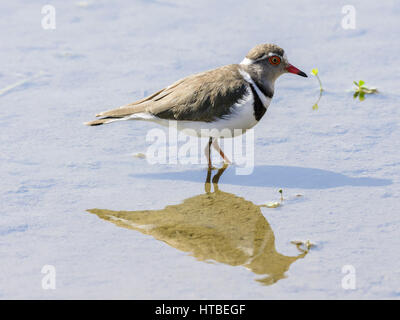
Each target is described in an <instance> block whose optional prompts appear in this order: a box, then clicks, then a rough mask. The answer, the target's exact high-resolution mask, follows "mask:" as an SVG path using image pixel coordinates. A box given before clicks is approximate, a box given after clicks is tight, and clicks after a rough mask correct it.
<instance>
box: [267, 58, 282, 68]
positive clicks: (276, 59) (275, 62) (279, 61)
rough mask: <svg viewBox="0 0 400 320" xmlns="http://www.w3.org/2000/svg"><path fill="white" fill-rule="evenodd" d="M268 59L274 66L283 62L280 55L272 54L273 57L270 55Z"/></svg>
mask: <svg viewBox="0 0 400 320" xmlns="http://www.w3.org/2000/svg"><path fill="white" fill-rule="evenodd" d="M268 61H269V63H270V64H272V65H273V66H276V65H278V64H280V63H281V58H279V57H278V56H272V57H269V59H268Z"/></svg>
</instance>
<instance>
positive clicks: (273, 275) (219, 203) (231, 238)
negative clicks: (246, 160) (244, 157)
mask: <svg viewBox="0 0 400 320" xmlns="http://www.w3.org/2000/svg"><path fill="white" fill-rule="evenodd" d="M226 168H227V165H226V166H224V167H222V168H221V169H219V170H218V172H217V173H216V174H215V175H214V177H213V178H212V179H211V176H212V171H211V170H208V173H207V179H206V182H205V193H203V194H199V195H197V196H194V197H191V198H188V199H185V200H184V201H183V203H181V204H177V205H169V206H166V207H165V208H164V209H161V210H143V211H113V210H105V209H90V210H87V211H88V212H90V213H94V214H96V215H97V216H98V217H99V218H101V219H104V220H107V221H109V222H112V223H114V224H116V225H117V226H120V227H124V228H128V229H133V230H136V231H139V232H141V233H144V234H147V235H151V236H153V237H154V238H155V239H157V240H161V241H164V242H165V243H167V244H168V245H170V246H171V247H174V248H176V249H178V250H181V251H184V252H189V253H190V254H191V255H192V256H194V257H196V258H197V259H198V260H200V261H207V262H210V261H215V262H219V263H224V264H227V265H231V266H243V267H245V268H247V269H249V270H250V271H252V272H253V273H254V274H256V275H259V276H261V278H260V279H257V281H259V282H260V283H262V284H264V285H271V284H273V283H275V282H277V281H279V280H280V279H282V278H285V272H286V271H287V270H288V269H289V267H290V265H291V264H292V263H293V262H295V261H296V260H298V259H301V258H304V257H305V256H306V254H307V253H308V250H304V249H302V248H300V247H299V246H298V247H297V248H298V249H299V251H300V253H299V255H297V256H294V257H291V256H285V255H283V254H280V253H279V252H277V251H276V248H275V236H274V232H273V231H272V229H271V226H270V225H269V223H268V221H267V220H266V219H265V217H264V216H263V214H262V213H261V209H260V206H258V205H255V204H254V203H252V202H251V201H248V200H246V199H244V198H242V197H238V196H236V195H234V194H232V193H227V192H223V191H221V190H219V188H218V181H219V179H220V177H221V175H222V174H223V172H224V171H225V170H226ZM212 186H213V187H214V191H213V192H212V191H211V189H212Z"/></svg>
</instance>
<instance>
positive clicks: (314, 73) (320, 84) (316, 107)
mask: <svg viewBox="0 0 400 320" xmlns="http://www.w3.org/2000/svg"><path fill="white" fill-rule="evenodd" d="M311 74H312V75H313V76H315V77H316V78H317V80H318V83H319V97H318V99H317V101H316V102H315V103H314V105H313V107H312V108H313V110H318V103H319V101H320V100H321V98H322V91H324V89H323V88H322V82H321V79H320V78H319V76H318V69H317V68H314V69H312V70H311Z"/></svg>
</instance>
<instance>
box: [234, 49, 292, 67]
mask: <svg viewBox="0 0 400 320" xmlns="http://www.w3.org/2000/svg"><path fill="white" fill-rule="evenodd" d="M272 56H278V57H280V58H281V59H283V60H286V61H287V57H286V53H284V54H283V57H282V56H281V55H279V54H277V53H274V52H270V53H268V54H267V55H266V54H264V55H263V56H262V57H260V58H258V59H256V60H253V59H249V58H247V57H245V58H244V59H243V60H242V62H240V64H243V65H249V64H253V63H254V62H256V61H260V60H263V59H265V58H267V57H272Z"/></svg>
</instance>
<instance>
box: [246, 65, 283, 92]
mask: <svg viewBox="0 0 400 320" xmlns="http://www.w3.org/2000/svg"><path fill="white" fill-rule="evenodd" d="M239 68H241V69H242V70H243V71H245V72H247V73H248V74H249V76H250V77H251V79H252V80H253V81H254V83H255V84H256V85H257V86H258V87H259V89H260V90H261V91H262V92H263V93H264V95H265V96H267V97H269V98H272V96H273V95H274V89H275V80H276V79H272V78H271V74H270V73H269V72H267V70H264V69H263V68H261V67H260V66H258V65H256V64H250V65H244V64H240V65H239Z"/></svg>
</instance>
